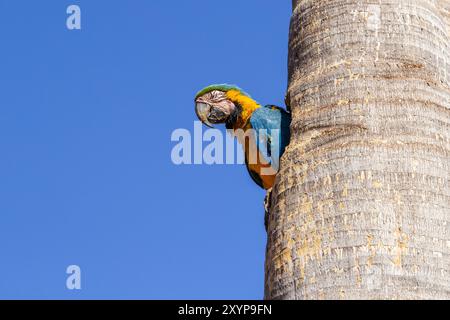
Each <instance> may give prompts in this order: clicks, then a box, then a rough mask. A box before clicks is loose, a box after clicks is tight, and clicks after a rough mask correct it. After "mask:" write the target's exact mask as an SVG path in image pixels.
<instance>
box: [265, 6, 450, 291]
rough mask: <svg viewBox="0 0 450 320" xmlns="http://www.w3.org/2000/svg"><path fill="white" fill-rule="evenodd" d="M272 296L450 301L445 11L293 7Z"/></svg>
mask: <svg viewBox="0 0 450 320" xmlns="http://www.w3.org/2000/svg"><path fill="white" fill-rule="evenodd" d="M293 8H294V10H293V13H292V20H291V28H290V40H289V93H290V97H291V107H292V112H293V120H292V125H291V131H292V141H291V145H290V146H289V147H288V149H287V150H286V152H285V154H284V155H283V159H282V164H281V171H280V173H279V174H278V177H277V182H276V185H275V187H274V188H273V190H272V194H271V207H270V216H269V226H268V244H267V252H266V279H265V280H266V281H265V297H266V298H267V299H445V298H446V299H448V298H450V185H449V184H450V90H449V89H450V88H449V81H450V65H449V63H450V40H449V34H450V5H449V1H444V0H394V1H392V0H389V1H388V0H378V1H373V0H294V1H293Z"/></svg>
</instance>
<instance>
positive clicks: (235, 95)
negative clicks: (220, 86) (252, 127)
mask: <svg viewBox="0 0 450 320" xmlns="http://www.w3.org/2000/svg"><path fill="white" fill-rule="evenodd" d="M227 97H228V99H230V100H231V101H232V102H234V103H238V104H239V105H241V106H242V113H241V116H240V117H239V119H238V120H237V121H236V124H235V126H234V129H242V128H244V126H245V125H246V124H247V122H248V120H249V119H250V117H251V116H252V113H253V111H255V110H256V109H258V108H260V107H261V106H260V105H259V104H258V103H256V101H255V100H253V99H252V98H250V97H247V96H246V95H243V94H242V93H240V92H239V91H238V90H230V91H228V92H227Z"/></svg>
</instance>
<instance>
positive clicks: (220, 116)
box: [195, 90, 236, 128]
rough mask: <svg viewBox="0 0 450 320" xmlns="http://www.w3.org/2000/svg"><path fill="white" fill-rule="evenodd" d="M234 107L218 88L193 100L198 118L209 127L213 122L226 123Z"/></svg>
mask: <svg viewBox="0 0 450 320" xmlns="http://www.w3.org/2000/svg"><path fill="white" fill-rule="evenodd" d="M235 109H236V106H235V105H234V103H233V102H231V101H230V100H229V99H228V97H227V95H226V93H225V92H223V91H219V90H214V91H210V92H208V93H206V94H204V95H202V96H200V97H198V98H197V99H196V100H195V113H196V114H197V117H198V119H199V120H200V121H201V122H203V123H204V124H205V125H207V126H208V127H211V128H212V127H213V124H218V123H226V122H227V120H228V119H229V118H230V116H231V114H232V113H233V111H234V110H235Z"/></svg>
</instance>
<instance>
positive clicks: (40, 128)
mask: <svg viewBox="0 0 450 320" xmlns="http://www.w3.org/2000/svg"><path fill="white" fill-rule="evenodd" d="M71 4H77V5H79V6H80V7H81V10H82V30H74V31H69V30H68V29H67V28H66V18H67V14H66V8H67V7H68V6H69V5H71ZM290 10H291V6H290V2H288V1H286V2H277V1H273V0H245V1H239V0H228V1H211V0H190V1H188V0H185V1H183V0H178V1H167V0H132V1H125V0H120V1H119V0H117V1H106V0H96V1H87V0H86V1H50V0H42V1H23V0H15V1H11V0H0V39H1V40H2V44H1V50H0V66H1V67H0V253H1V259H0V298H2V299H5V298H7V299H9V298H26V299H29V298H39V299H49V298H58V299H95V298H104V299H228V298H233V299H259V298H262V297H263V288H264V254H265V244H266V236H265V231H264V225H263V215H264V210H263V199H264V194H265V193H264V191H263V190H261V189H259V188H258V187H257V186H256V185H255V184H254V183H253V182H252V181H251V179H250V178H249V176H248V174H247V172H246V169H245V167H244V166H242V165H228V166H225V165H223V166H220V165H212V166H208V165H184V166H175V165H174V164H173V163H172V161H171V158H170V154H171V149H172V148H173V146H174V145H175V143H174V142H171V139H170V137H171V133H172V132H173V130H174V129H177V128H186V129H189V130H191V131H192V130H193V121H194V120H196V117H195V113H194V111H193V96H194V95H195V93H196V92H197V90H199V89H201V88H202V87H203V86H205V85H208V84H212V83H221V82H228V83H236V84H238V85H239V86H240V87H242V88H244V89H245V90H246V91H247V92H249V93H251V95H252V96H253V97H254V98H255V99H257V100H258V101H259V102H261V103H262V104H265V103H273V104H278V105H282V102H283V98H284V93H285V89H286V81H287V67H286V63H287V39H288V26H289V17H290ZM71 264H76V265H79V266H80V268H81V272H82V289H81V290H78V291H77V290H73V291H70V290H68V289H67V288H66V278H67V275H66V273H65V271H66V268H67V266H69V265H71Z"/></svg>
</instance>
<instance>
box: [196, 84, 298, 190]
mask: <svg viewBox="0 0 450 320" xmlns="http://www.w3.org/2000/svg"><path fill="white" fill-rule="evenodd" d="M287 106H288V104H287ZM288 110H289V106H288ZM289 111H290V110H289ZM195 112H196V114H197V117H198V118H199V120H200V121H201V122H202V123H204V124H205V125H207V126H209V127H212V126H213V124H219V123H224V124H225V126H226V128H227V129H231V130H233V132H234V133H235V135H236V136H237V138H238V140H239V142H240V143H241V145H242V146H243V148H244V155H245V163H246V166H247V170H248V172H249V174H250V176H251V178H252V179H253V180H254V181H255V182H256V183H257V184H258V185H259V186H260V187H261V188H264V189H266V190H268V189H270V188H272V186H273V185H274V183H275V176H276V173H277V172H278V169H279V159H280V157H281V156H282V155H283V152H284V150H285V148H286V147H287V145H288V144H289V140H290V123H291V114H290V112H287V111H286V110H284V109H282V108H280V107H277V106H273V105H266V106H261V105H259V104H258V103H257V102H256V101H255V100H253V99H252V98H251V97H250V95H248V94H247V93H246V92H244V91H243V90H242V89H240V88H239V87H237V86H234V85H227V84H218V85H211V86H208V87H206V88H204V89H202V90H201V91H200V92H198V93H197V95H196V96H195ZM239 129H241V130H239ZM249 129H253V130H249ZM239 131H240V132H239ZM238 132H239V133H238ZM246 132H251V134H250V135H247V134H246ZM255 150H256V152H254V151H255Z"/></svg>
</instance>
